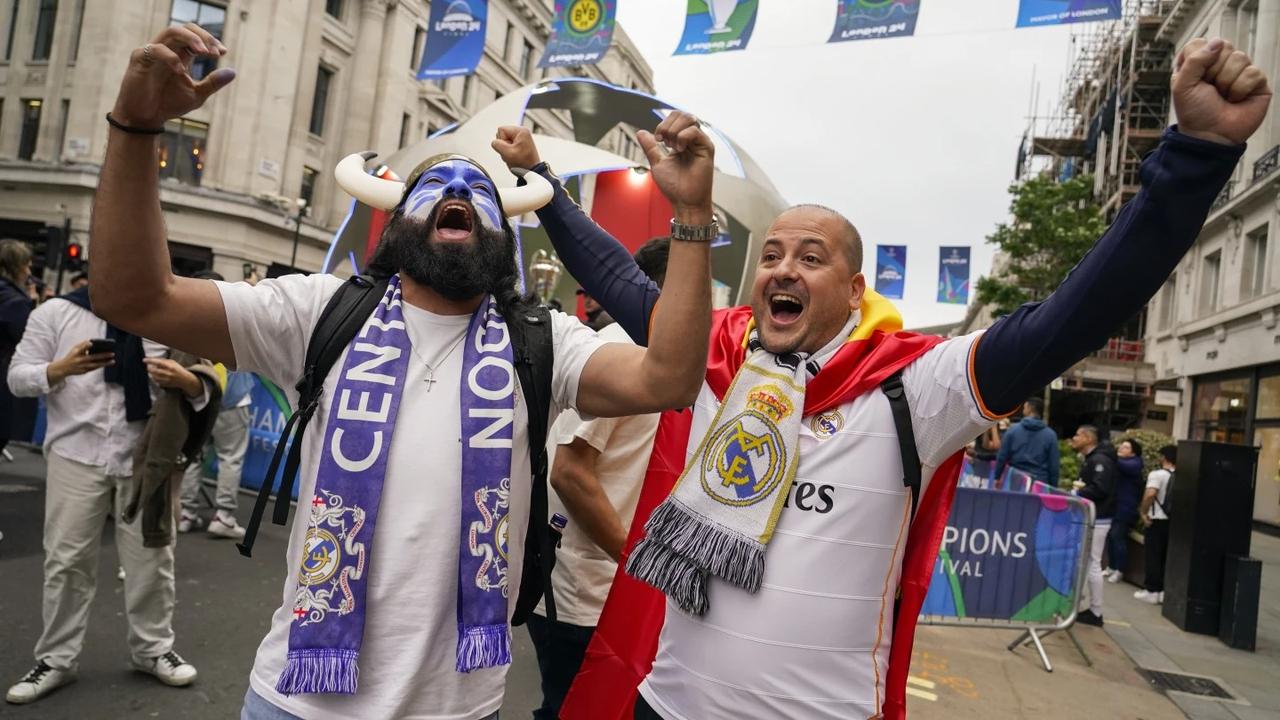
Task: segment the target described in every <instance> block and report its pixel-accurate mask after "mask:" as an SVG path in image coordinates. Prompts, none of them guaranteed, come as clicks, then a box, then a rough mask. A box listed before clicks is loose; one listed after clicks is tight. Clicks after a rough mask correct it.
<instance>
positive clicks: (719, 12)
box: [675, 0, 760, 55]
mask: <svg viewBox="0 0 1280 720" xmlns="http://www.w3.org/2000/svg"><path fill="white" fill-rule="evenodd" d="M759 9H760V0H689V7H688V10H687V12H686V16H685V20H684V35H683V36H682V37H681V38H680V46H679V47H677V48H676V51H675V54H676V55H703V54H706V53H717V52H724V51H726V50H745V49H746V47H747V43H748V42H750V41H751V31H752V30H754V29H755V27H756V12H757V11H758V10H759Z"/></svg>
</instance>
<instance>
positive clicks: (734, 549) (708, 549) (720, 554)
mask: <svg viewBox="0 0 1280 720" xmlns="http://www.w3.org/2000/svg"><path fill="white" fill-rule="evenodd" d="M644 527H645V537H646V538H651V539H653V540H654V541H656V542H658V543H661V544H662V545H665V546H667V547H669V548H670V549H671V550H672V551H674V552H675V553H676V554H678V555H681V556H683V557H685V558H686V559H687V560H688V561H689V562H691V563H693V564H695V565H698V566H700V567H702V568H705V569H706V571H707V572H709V573H711V574H712V575H715V576H716V577H718V578H720V579H722V580H724V581H725V582H727V583H731V584H733V585H737V586H738V587H740V588H742V589H744V590H746V591H747V592H749V593H752V594H754V593H756V592H757V591H759V590H760V583H761V582H763V581H764V545H762V544H761V543H760V542H759V541H757V540H755V539H753V538H749V537H746V536H744V535H742V534H741V533H739V532H736V531H735V530H733V529H731V528H728V527H725V526H723V525H721V524H719V523H717V522H715V521H714V520H712V519H711V518H708V517H706V516H704V515H699V514H698V513H696V512H694V511H692V510H690V509H689V508H688V507H686V506H685V505H684V503H682V502H680V501H679V500H678V499H676V498H675V497H669V498H667V499H666V501H664V502H663V503H662V504H661V505H659V506H658V507H657V508H656V509H655V510H654V511H653V514H652V515H651V516H650V517H649V522H647V523H645V526H644ZM632 556H633V557H634V553H633V555H632ZM642 561H643V559H642Z"/></svg>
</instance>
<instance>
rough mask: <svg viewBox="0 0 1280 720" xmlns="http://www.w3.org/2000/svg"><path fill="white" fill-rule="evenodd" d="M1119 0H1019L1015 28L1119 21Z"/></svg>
mask: <svg viewBox="0 0 1280 720" xmlns="http://www.w3.org/2000/svg"><path fill="white" fill-rule="evenodd" d="M1120 15H1121V8H1120V0H1021V2H1019V3H1018V25H1017V27H1020V28H1021V27H1039V26H1041V25H1066V24H1068V23H1078V22H1098V21H1101V20H1119V19H1120Z"/></svg>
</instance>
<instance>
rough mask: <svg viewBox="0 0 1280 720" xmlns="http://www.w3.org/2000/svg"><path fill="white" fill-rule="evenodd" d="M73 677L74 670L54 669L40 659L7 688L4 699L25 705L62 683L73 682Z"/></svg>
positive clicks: (74, 677) (60, 685)
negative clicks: (15, 682)
mask: <svg viewBox="0 0 1280 720" xmlns="http://www.w3.org/2000/svg"><path fill="white" fill-rule="evenodd" d="M75 679H76V674H75V672H73V671H71V670H54V669H53V668H51V667H49V666H48V665H46V664H45V663H44V661H43V660H41V661H40V663H39V664H37V665H36V666H35V667H33V668H31V672H29V673H27V674H26V676H25V677H23V678H22V679H21V680H19V681H18V682H17V684H16V685H14V686H13V687H11V688H9V692H8V693H6V694H5V696H4V699H5V701H6V702H11V703H13V704H14V705H25V704H26V703H29V702H35V701H36V700H39V699H40V698H42V697H44V696H45V695H48V694H49V693H51V692H53V691H54V690H57V689H58V688H60V687H62V686H63V685H66V684H67V683H70V682H73V681H74V680H75Z"/></svg>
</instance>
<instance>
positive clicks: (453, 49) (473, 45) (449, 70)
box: [418, 0, 489, 80]
mask: <svg viewBox="0 0 1280 720" xmlns="http://www.w3.org/2000/svg"><path fill="white" fill-rule="evenodd" d="M488 14H489V2H488V0H436V1H435V2H433V3H431V16H430V19H429V20H428V22H427V42H426V47H424V48H423V50H422V62H421V63H420V64H419V65H418V79H419V80H436V79H439V78H447V77H453V76H454V75H470V74H471V73H473V72H475V71H476V65H477V64H479V62H480V57H481V56H482V55H484V29H485V20H486V18H487V17H488Z"/></svg>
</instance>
